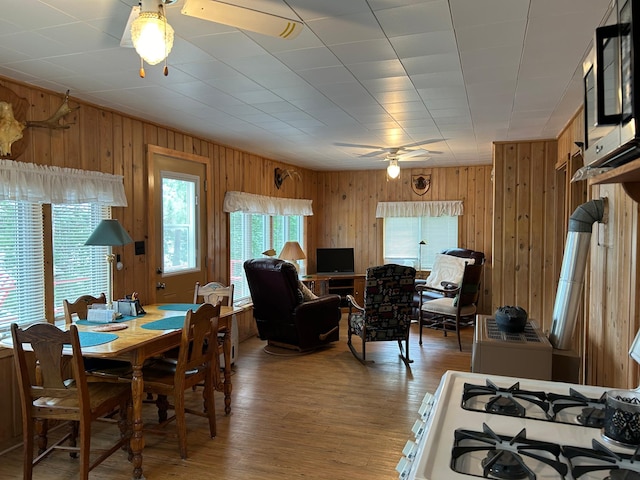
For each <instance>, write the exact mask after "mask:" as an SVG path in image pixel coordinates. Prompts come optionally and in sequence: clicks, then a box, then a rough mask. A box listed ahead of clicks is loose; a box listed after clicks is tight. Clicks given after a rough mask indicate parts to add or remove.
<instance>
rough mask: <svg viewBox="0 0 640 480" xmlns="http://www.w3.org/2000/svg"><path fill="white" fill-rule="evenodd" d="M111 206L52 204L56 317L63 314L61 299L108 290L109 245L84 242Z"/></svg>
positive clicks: (109, 216)
mask: <svg viewBox="0 0 640 480" xmlns="http://www.w3.org/2000/svg"><path fill="white" fill-rule="evenodd" d="M105 218H111V209H110V208H109V207H102V206H100V205H95V204H88V203H84V204H80V205H52V206H51V221H52V231H53V294H54V311H55V316H56V317H59V316H61V315H63V314H64V312H63V307H62V301H63V300H65V299H66V300H69V301H75V300H76V299H77V298H78V297H80V296H81V295H93V296H98V295H100V294H101V293H105V294H108V292H109V281H110V276H109V266H108V263H107V262H106V255H107V254H108V253H109V247H100V246H85V245H84V242H86V241H87V238H89V236H90V235H91V233H92V232H93V230H94V229H95V228H96V227H97V226H98V224H99V223H100V221H101V220H103V219H105Z"/></svg>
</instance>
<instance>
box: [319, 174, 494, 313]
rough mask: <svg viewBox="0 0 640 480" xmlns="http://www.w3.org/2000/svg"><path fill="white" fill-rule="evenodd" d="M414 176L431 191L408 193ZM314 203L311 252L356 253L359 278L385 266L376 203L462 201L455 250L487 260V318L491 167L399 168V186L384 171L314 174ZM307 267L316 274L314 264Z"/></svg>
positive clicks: (484, 302)
mask: <svg viewBox="0 0 640 480" xmlns="http://www.w3.org/2000/svg"><path fill="white" fill-rule="evenodd" d="M417 174H425V175H431V188H430V189H429V191H428V192H427V193H426V194H425V195H423V196H420V195H417V194H415V193H414V192H413V190H412V189H411V175H417ZM316 199H317V200H316V202H315V203H314V217H313V218H314V220H315V222H316V229H317V235H315V239H316V240H317V245H315V246H314V247H354V249H355V268H356V271H357V272H364V271H365V270H366V269H367V267H370V266H374V265H379V264H381V263H382V262H383V252H382V241H383V223H382V219H377V218H376V215H375V214H376V206H377V204H378V202H400V201H402V202H406V201H433V200H462V201H463V202H464V215H463V216H462V217H461V218H460V223H459V232H458V235H459V246H460V247H463V248H469V249H472V250H479V251H482V252H484V254H485V256H486V262H485V268H484V271H483V279H482V285H481V287H482V297H481V299H480V304H479V308H480V311H481V312H482V313H489V311H490V308H491V296H492V266H491V264H492V259H493V252H492V244H491V222H492V216H493V210H492V195H491V166H490V165H483V166H477V167H449V168H417V169H409V168H402V170H401V173H400V178H399V179H397V180H387V176H386V172H385V170H376V171H346V172H345V171H341V172H317V194H316ZM309 251H314V250H309ZM309 267H310V269H311V271H315V264H314V260H313V259H310V262H309Z"/></svg>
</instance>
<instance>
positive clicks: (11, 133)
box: [0, 85, 80, 160]
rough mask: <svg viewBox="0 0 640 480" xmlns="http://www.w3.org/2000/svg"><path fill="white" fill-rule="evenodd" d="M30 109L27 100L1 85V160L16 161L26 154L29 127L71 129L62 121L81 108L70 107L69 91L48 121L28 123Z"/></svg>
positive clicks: (31, 121)
mask: <svg viewBox="0 0 640 480" xmlns="http://www.w3.org/2000/svg"><path fill="white" fill-rule="evenodd" d="M28 108H29V102H28V101H27V99H26V98H22V97H19V96H18V95H16V93H15V92H13V91H11V90H9V89H8V88H6V87H3V86H1V85H0V158H7V159H11V160H14V159H16V158H18V157H19V156H20V155H22V154H23V153H24V151H25V150H26V148H27V144H28V138H27V135H26V133H27V132H26V129H27V128H29V127H39V128H49V129H51V130H58V129H63V128H69V125H68V124H67V125H64V124H61V123H60V120H62V119H63V118H64V117H65V116H66V115H68V114H69V113H71V112H73V111H75V110H77V109H78V108H80V107H79V106H77V107H69V91H68V90H67V93H66V94H65V97H64V100H63V101H62V104H61V105H60V107H58V109H57V110H56V112H55V113H54V114H53V115H52V116H51V117H49V118H48V119H46V120H30V121H27V120H26V116H27V110H28Z"/></svg>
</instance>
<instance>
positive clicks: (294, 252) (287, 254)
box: [280, 242, 307, 271]
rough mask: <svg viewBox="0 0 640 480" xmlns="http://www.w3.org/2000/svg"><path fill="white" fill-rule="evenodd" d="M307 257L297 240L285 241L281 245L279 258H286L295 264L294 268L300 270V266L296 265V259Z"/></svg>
mask: <svg viewBox="0 0 640 480" xmlns="http://www.w3.org/2000/svg"><path fill="white" fill-rule="evenodd" d="M305 258H307V257H306V256H305V255H304V252H303V251H302V248H301V247H300V244H299V243H298V242H287V243H285V244H284V247H282V251H281V252H280V259H282V260H288V261H290V262H291V263H293V264H294V265H295V266H296V270H297V271H300V267H299V265H298V260H303V259H305Z"/></svg>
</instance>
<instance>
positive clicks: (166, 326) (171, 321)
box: [142, 315, 184, 330]
mask: <svg viewBox="0 0 640 480" xmlns="http://www.w3.org/2000/svg"><path fill="white" fill-rule="evenodd" d="M183 326H184V315H178V316H175V317H167V318H163V319H161V320H156V321H155V322H149V323H145V324H144V325H142V328H146V329H147V330H179V329H181V328H182V327H183Z"/></svg>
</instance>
